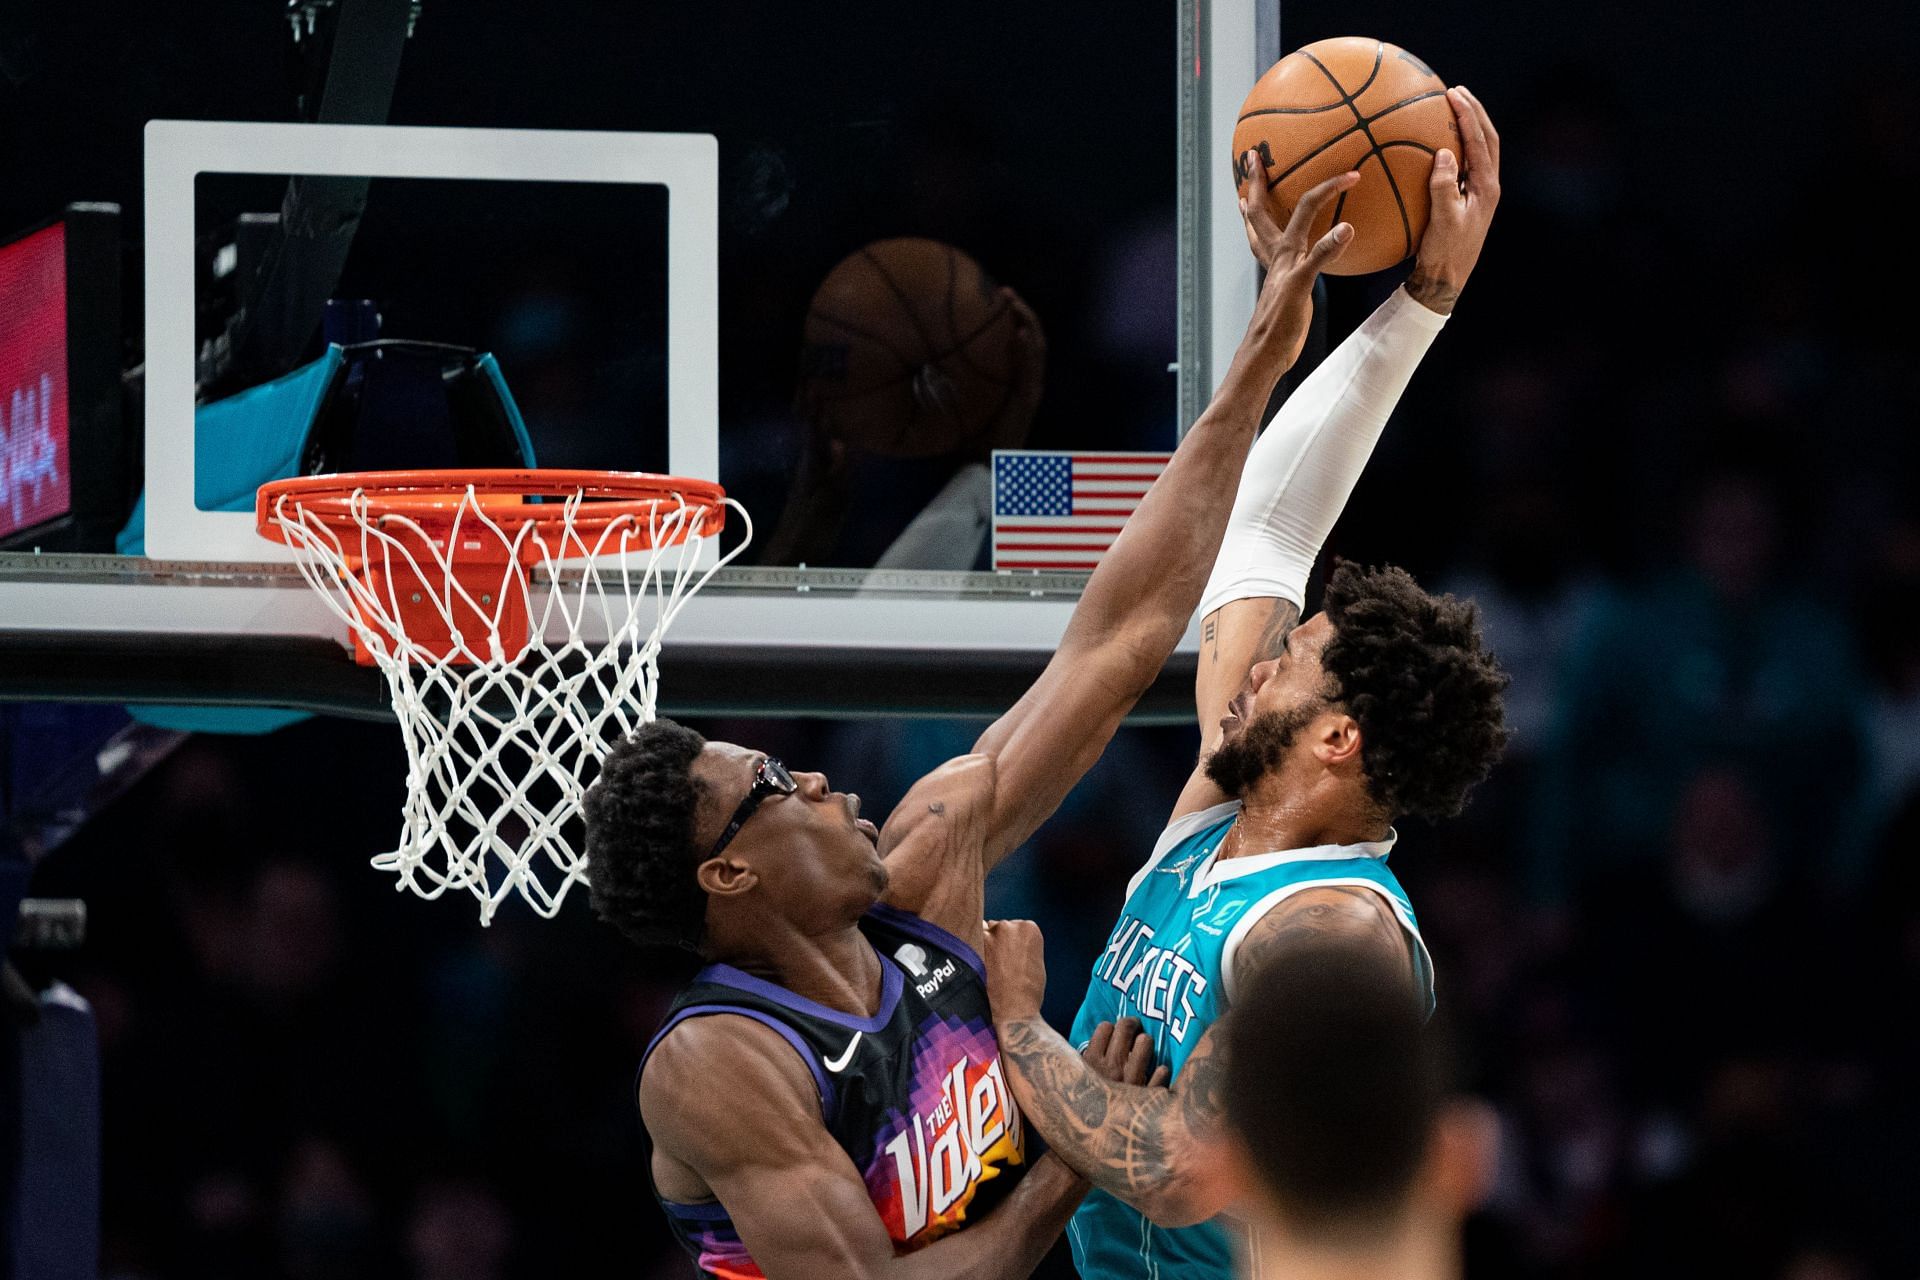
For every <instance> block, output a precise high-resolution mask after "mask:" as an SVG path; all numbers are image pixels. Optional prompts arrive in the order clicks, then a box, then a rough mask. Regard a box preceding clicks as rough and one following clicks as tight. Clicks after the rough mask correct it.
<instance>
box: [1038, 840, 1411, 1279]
mask: <svg viewBox="0 0 1920 1280" xmlns="http://www.w3.org/2000/svg"><path fill="white" fill-rule="evenodd" d="M1239 814H1240V806H1239V804H1238V803H1228V804H1222V805H1215V806H1214V807H1213V808H1211V809H1203V810H1201V811H1200V812H1199V813H1192V814H1188V815H1187V816H1186V817H1184V818H1180V819H1177V820H1176V821H1175V822H1174V823H1173V824H1172V825H1171V826H1169V827H1168V828H1167V829H1166V830H1165V831H1164V832H1162V833H1161V835H1160V839H1159V840H1158V841H1156V842H1155V844H1154V847H1153V856H1152V857H1151V858H1150V859H1149V860H1148V861H1147V865H1146V866H1144V867H1142V868H1141V869H1140V870H1139V872H1137V873H1136V874H1135V875H1134V877H1133V881H1132V883H1130V884H1129V885H1128V886H1127V901H1126V905H1125V906H1124V907H1123V908H1122V909H1121V913H1120V922H1119V923H1118V924H1116V925H1114V927H1113V933H1112V934H1111V935H1109V937H1108V939H1107V946H1106V949H1105V950H1104V951H1102V952H1101V953H1100V956H1099V958H1098V959H1097V960H1095V961H1094V964H1093V980H1092V982H1090V983H1089V984H1088V986H1087V995H1086V999H1085V1000H1084V1001H1083V1002H1082V1003H1081V1005H1080V1013H1079V1016H1077V1017H1076V1018H1075V1019H1074V1022H1073V1034H1072V1036H1071V1039H1072V1041H1073V1043H1074V1044H1075V1045H1077V1046H1084V1045H1085V1044H1086V1042H1087V1040H1088V1039H1089V1038H1090V1037H1091V1036H1092V1035H1093V1029H1094V1027H1096V1026H1098V1025H1099V1024H1100V1023H1102V1022H1117V1021H1118V1020H1119V1019H1121V1018H1138V1019H1140V1025H1141V1027H1142V1029H1144V1030H1145V1031H1146V1033H1147V1034H1148V1035H1150V1036H1152V1037H1153V1047H1154V1060H1155V1061H1156V1062H1160V1063H1164V1064H1166V1066H1167V1067H1169V1068H1170V1069H1171V1070H1172V1072H1173V1077H1174V1079H1175V1080H1178V1079H1179V1077H1180V1070H1181V1068H1182V1067H1183V1066H1185V1065H1186V1060H1187V1055H1188V1054H1190V1053H1191V1052H1192V1051H1193V1047H1194V1045H1196V1044H1198V1043H1199V1042H1200V1037H1201V1036H1203V1035H1205V1034H1206V1032H1207V1028H1208V1027H1210V1026H1212V1025H1213V1023H1214V1022H1215V1021H1216V1020H1217V1019H1218V1018H1219V1017H1220V1016H1221V1015H1222V1014H1223V1013H1225V1012H1226V1011H1227V1009H1228V1007H1229V1006H1230V1005H1231V1003H1232V1001H1233V961H1234V956H1235V954H1236V953H1237V951H1238V949H1239V946H1240V943H1241V941H1242V940H1243V939H1245V937H1246V936H1247V934H1248V932H1249V931H1250V930H1251V929H1252V928H1253V925H1254V922H1255V921H1257V920H1259V919H1260V917H1262V916H1264V915H1265V914H1266V913H1267V912H1268V911H1270V910H1271V909H1272V908H1273V907H1274V906H1275V905H1277V904H1278V903H1280V902H1281V901H1283V900H1284V899H1285V898H1286V897H1287V896H1288V895H1290V894H1294V893H1298V892H1300V891H1301V890H1302V889H1312V888H1316V887H1319V886H1323V885H1355V886H1363V887H1365V888H1368V889H1371V890H1373V891H1375V892H1377V893H1379V894H1380V896H1381V897H1382V898H1383V899H1384V900H1385V901H1386V903H1387V904H1388V905H1389V906H1391V907H1392V908H1393V914H1394V918H1395V919H1397V920H1398V921H1399V922H1400V927H1401V929H1402V930H1403V931H1405V933H1406V935H1407V939H1408V946H1409V948H1410V950H1411V952H1412V955H1413V962H1414V970H1415V976H1416V978H1417V979H1418V981H1419V983H1420V986H1421V989H1422V991H1423V993H1424V994H1425V997H1426V1000H1427V1006H1428V1008H1429V1009H1431V1008H1432V1006H1433V965H1432V962H1431V961H1430V960H1429V959H1428V957H1427V948H1426V944H1425V943H1423V942H1422V941H1421V940H1420V927H1419V925H1418V924H1417V923H1416V922H1415V920H1414V918H1413V904H1412V903H1411V902H1409V901H1408V900H1407V894H1406V890H1404V889H1402V888H1401V887H1400V882H1399V880H1397V879H1395V878H1394V874H1393V873H1392V872H1391V871H1389V870H1387V853H1388V851H1389V850H1391V849H1392V848H1393V841H1394V837H1393V836H1392V835H1391V834H1389V835H1388V837H1387V838H1386V839H1385V840H1382V841H1379V842H1377V843H1371V844H1351V845H1322V846H1320V847H1318V848H1313V849H1287V850H1282V851H1279V852H1275V853H1259V854H1249V855H1246V856H1243V857H1238V858H1227V859H1224V860H1222V859H1218V858H1216V857H1215V856H1214V854H1215V853H1216V852H1217V851H1218V849H1219V847H1220V842H1221V841H1222V840H1224V839H1225V838H1226V835H1227V832H1228V831H1229V830H1230V829H1231V828H1232V826H1233V823H1234V819H1235V818H1237V817H1238V816H1239ZM1067 1237H1068V1240H1069V1241H1070V1242H1071V1243H1072V1245H1073V1260H1074V1262H1075V1264H1076V1265H1077V1266H1078V1267H1079V1268H1080V1274H1081V1276H1083V1277H1084V1278H1085V1280H1122V1278H1123V1277H1139V1278H1140V1280H1231V1277H1232V1276H1233V1274H1234V1243H1233V1240H1232V1236H1231V1234H1230V1230H1229V1228H1228V1227H1227V1226H1226V1225H1224V1224H1223V1221H1222V1220H1219V1219H1216V1220H1215V1221H1212V1222H1203V1223H1199V1224H1197V1225H1195V1226H1191V1227H1158V1226H1155V1225H1154V1224H1153V1223H1152V1222H1150V1221H1148V1219H1147V1218H1146V1217H1145V1216H1144V1215H1143V1214H1141V1213H1140V1212H1139V1211H1138V1210H1137V1209H1135V1208H1133V1206H1131V1205H1129V1204H1127V1203H1125V1202H1124V1201H1122V1200H1120V1199H1118V1198H1116V1197H1114V1196H1111V1195H1108V1194H1107V1193H1106V1192H1104V1191H1101V1190H1099V1189H1097V1188H1096V1189H1095V1190H1094V1191H1093V1192H1091V1193H1090V1194H1089V1195H1088V1196H1087V1198H1086V1199H1085V1200H1084V1201H1082V1202H1081V1205H1080V1208H1079V1210H1078V1211H1077V1212H1075V1214H1074V1216H1073V1222H1072V1224H1071V1225H1070V1226H1069V1227H1068V1229H1067Z"/></svg>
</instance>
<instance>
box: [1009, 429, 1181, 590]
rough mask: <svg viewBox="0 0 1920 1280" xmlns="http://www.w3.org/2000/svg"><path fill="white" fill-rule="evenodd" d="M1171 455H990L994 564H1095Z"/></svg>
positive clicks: (1014, 451) (1019, 452) (1025, 452)
mask: <svg viewBox="0 0 1920 1280" xmlns="http://www.w3.org/2000/svg"><path fill="white" fill-rule="evenodd" d="M1172 456H1173V455H1172V454H1170V453H1058V452H1052V451H1044V450H1029V449H996V450H994V453H993V567H994V568H996V569H1091V568H1093V567H1094V566H1095V565H1097V564H1099V563H1100V557H1101V555H1102V554H1104V553H1105V551H1106V549H1107V548H1108V547H1110V546H1112V545H1113V540H1114V539H1115V538H1116V537H1118V536H1119V534H1120V529H1121V526H1123V525H1125V524H1126V522H1127V517H1128V516H1129V515H1132V514H1133V509H1134V508H1135V507H1137V506H1139V505H1140V499H1141V498H1143V497H1145V496H1146V492H1147V489H1148V487H1149V486H1150V485H1152V484H1153V479H1154V477H1155V476H1157V475H1159V474H1160V473H1161V472H1162V471H1163V470H1165V469H1166V465H1167V459H1169V458H1171V457H1172Z"/></svg>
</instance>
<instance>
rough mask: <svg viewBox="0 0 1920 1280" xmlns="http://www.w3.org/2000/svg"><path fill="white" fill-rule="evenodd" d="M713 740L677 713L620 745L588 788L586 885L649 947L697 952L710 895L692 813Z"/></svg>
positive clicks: (607, 916)
mask: <svg viewBox="0 0 1920 1280" xmlns="http://www.w3.org/2000/svg"><path fill="white" fill-rule="evenodd" d="M706 745H707V740H706V739H705V738H703V737H701V736H700V735H699V734H697V733H695V732H694V731H693V730H691V729H689V728H687V727H686V726H685V725H680V724H675V723H674V722H673V721H671V720H655V721H653V722H652V723H650V724H644V725H641V726H640V727H639V728H638V729H636V730H634V732H633V733H631V734H630V735H628V736H627V737H626V738H624V739H622V740H621V741H620V742H618V743H616V744H615V745H614V748H613V750H612V751H610V752H608V753H607V758H606V760H605V762H604V763H602V764H601V766H600V776H599V777H598V778H595V779H594V782H593V785H592V786H591V787H589V788H588V789H587V798H586V803H585V806H584V807H585V809H586V819H587V884H588V885H589V886H590V887H591V888H592V890H593V909H594V913H595V914H596V915H598V916H599V917H600V918H601V919H602V920H604V921H606V922H607V923H608V924H610V925H612V926H613V927H614V928H616V929H618V930H620V932H621V933H624V934H626V935H627V937H629V938H631V939H632V940H633V941H635V942H637V943H640V944H642V945H643V946H676V947H681V948H684V949H685V950H688V951H698V950H699V948H700V942H701V939H702V936H703V935H704V934H705V931H706V913H707V895H706V894H705V893H704V892H702V891H701V888H700V882H699V881H698V880H696V879H695V878H694V870H695V868H696V867H698V866H699V858H698V856H697V854H696V853H695V850H694V847H693V819H694V814H695V812H696V811H697V809H698V807H699V804H700V800H701V797H702V796H703V795H704V793H705V790H706V787H705V784H704V783H702V782H701V781H700V780H699V779H698V778H696V777H694V776H693V762H694V761H695V760H696V759H698V758H699V755H700V749H701V748H702V747H704V746H706Z"/></svg>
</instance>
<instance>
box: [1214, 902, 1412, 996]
mask: <svg viewBox="0 0 1920 1280" xmlns="http://www.w3.org/2000/svg"><path fill="white" fill-rule="evenodd" d="M1273 899H1274V900H1273V901H1272V902H1271V903H1270V904H1269V905H1267V906H1266V908H1265V910H1262V911H1259V912H1258V913H1257V914H1253V915H1250V916H1249V918H1248V919H1247V920H1246V921H1245V924H1244V926H1243V930H1242V931H1236V935H1235V937H1234V938H1233V939H1231V942H1232V943H1233V945H1231V946H1229V947H1228V948H1227V949H1226V952H1227V953H1226V955H1225V956H1224V962H1225V965H1226V969H1227V974H1226V976H1227V979H1228V983H1229V986H1230V987H1236V986H1239V985H1242V981H1241V980H1242V979H1244V977H1245V976H1246V975H1248V974H1253V973H1258V972H1259V971H1260V970H1261V969H1263V968H1265V967H1267V966H1268V965H1270V964H1272V963H1273V962H1274V961H1275V960H1276V959H1277V958H1279V957H1281V956H1283V955H1292V954H1299V953H1301V952H1304V951H1308V950H1311V949H1314V948H1317V947H1338V948H1342V949H1346V948H1353V947H1360V948H1366V949H1369V950H1377V951H1378V952H1379V954H1380V955H1381V957H1382V958H1385V959H1392V960H1393V961H1395V962H1396V963H1398V962H1402V961H1405V962H1408V963H1409V966H1410V967H1411V957H1410V954H1409V949H1408V945H1407V940H1406V937H1405V930H1404V929H1403V927H1402V924H1401V921H1400V917H1399V915H1398V914H1397V913H1396V912H1395V910H1394V907H1393V904H1392V903H1391V902H1390V901H1389V900H1388V898H1387V895H1386V890H1385V889H1384V887H1383V886H1380V885H1376V884H1373V883H1371V882H1351V883H1344V884H1331V883H1324V882H1322V883H1315V882H1308V883H1305V884H1302V885H1299V886H1298V887H1296V888H1292V889H1288V890H1282V891H1280V892H1278V893H1276V894H1274V895H1273Z"/></svg>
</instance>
